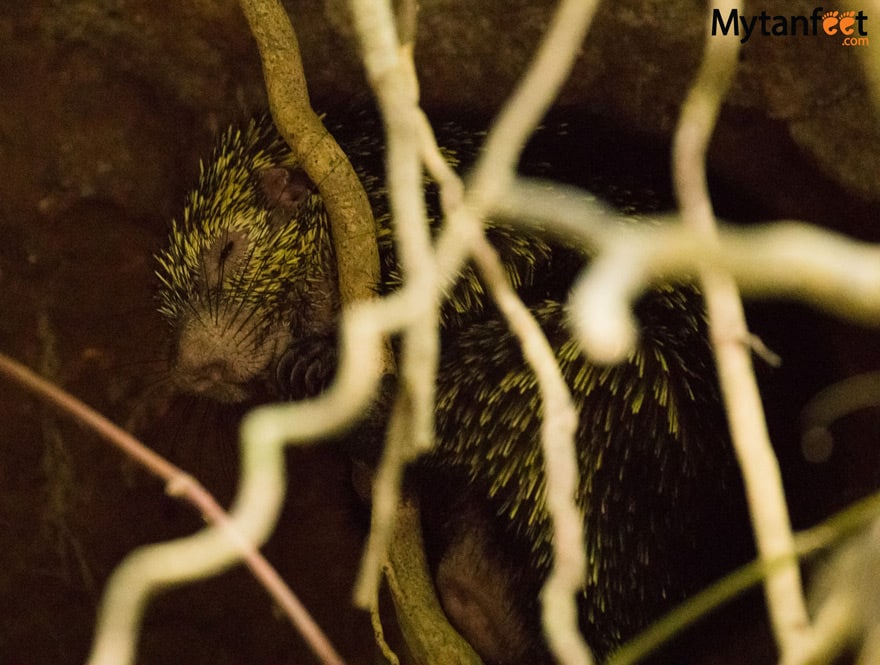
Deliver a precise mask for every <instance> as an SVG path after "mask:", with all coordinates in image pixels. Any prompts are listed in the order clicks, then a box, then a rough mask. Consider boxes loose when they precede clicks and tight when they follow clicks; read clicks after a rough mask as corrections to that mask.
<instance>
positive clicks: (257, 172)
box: [157, 115, 338, 403]
mask: <svg viewBox="0 0 880 665" xmlns="http://www.w3.org/2000/svg"><path fill="white" fill-rule="evenodd" d="M157 259H158V262H159V269H158V271H157V272H158V276H159V279H160V280H161V282H162V288H161V292H160V300H161V303H160V311H161V312H162V314H163V315H164V316H165V318H166V319H167V320H168V322H169V323H170V324H171V326H172V328H173V338H174V347H173V350H172V364H173V367H172V376H173V380H174V383H175V384H176V386H177V387H178V388H179V389H180V390H181V391H183V392H186V393H190V394H196V395H204V396H206V397H210V398H212V399H215V400H218V401H221V402H227V403H230V402H240V401H243V400H245V399H247V398H249V397H251V396H252V393H253V391H254V389H255V387H256V386H259V385H260V384H261V382H263V383H265V382H266V381H267V380H268V379H269V378H270V374H271V371H272V368H273V367H274V365H275V362H276V361H277V359H278V357H279V356H280V355H281V353H282V352H283V349H284V348H285V346H286V344H287V343H288V342H289V340H290V339H291V338H292V337H293V336H299V335H307V334H310V333H318V334H321V333H325V332H326V331H327V330H330V329H332V327H333V326H334V323H335V315H336V310H337V302H338V298H337V293H336V287H335V284H336V278H335V263H334V260H333V255H332V246H331V244H330V241H329V231H328V221H327V214H326V211H325V209H324V205H323V202H322V200H321V198H320V196H319V195H318V193H317V190H316V188H315V187H314V185H313V184H312V183H311V182H310V181H309V180H308V178H307V177H306V175H305V173H304V171H303V170H302V169H301V168H299V167H298V165H297V164H296V163H294V161H293V159H292V156H291V153H290V150H289V148H288V147H287V146H286V144H285V143H284V141H283V139H281V138H280V136H279V135H278V133H277V132H276V130H275V128H274V126H273V125H272V121H271V118H270V117H269V116H268V115H264V116H262V117H261V118H258V119H256V120H252V121H251V122H250V123H249V124H248V125H247V127H245V128H243V129H237V128H233V129H230V130H228V131H227V132H226V133H225V134H224V135H223V136H222V137H221V139H220V141H219V142H218V144H217V146H216V147H215V149H214V154H213V156H212V159H211V161H210V163H209V165H208V166H206V165H205V164H202V165H201V169H200V175H199V180H198V185H197V187H196V188H195V190H193V191H192V192H191V193H190V195H189V196H188V198H187V202H186V207H185V210H184V214H183V219H182V221H179V222H178V221H175V222H174V224H173V227H172V231H171V236H170V240H169V245H168V247H167V249H165V250H164V251H163V252H161V253H160V254H159V255H158V257H157Z"/></svg>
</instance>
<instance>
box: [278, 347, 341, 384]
mask: <svg viewBox="0 0 880 665" xmlns="http://www.w3.org/2000/svg"><path fill="white" fill-rule="evenodd" d="M335 374H336V338H335V337H334V336H332V335H327V336H320V337H307V338H305V339H300V340H298V341H296V342H293V343H291V344H290V345H289V346H288V347H287V350H286V351H285V352H284V354H283V355H282V356H281V359H280V360H279V361H278V365H277V366H276V368H275V382H276V385H277V387H278V391H279V392H280V393H281V396H282V397H284V398H285V399H289V400H300V399H306V398H308V397H315V396H316V395H319V394H321V393H322V392H323V391H324V389H325V388H326V387H327V386H328V385H329V384H330V382H331V381H332V380H333V377H334V376H335Z"/></svg>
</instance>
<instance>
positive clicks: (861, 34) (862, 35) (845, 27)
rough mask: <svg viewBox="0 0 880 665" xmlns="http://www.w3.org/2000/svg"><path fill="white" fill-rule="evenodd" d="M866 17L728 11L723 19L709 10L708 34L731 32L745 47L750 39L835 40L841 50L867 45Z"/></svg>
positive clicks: (860, 13) (847, 13)
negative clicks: (759, 37) (800, 38)
mask: <svg viewBox="0 0 880 665" xmlns="http://www.w3.org/2000/svg"><path fill="white" fill-rule="evenodd" d="M867 23H868V17H867V16H866V15H865V12H863V11H862V10H858V11H856V10H846V11H841V10H837V9H824V8H822V7H816V8H815V9H813V12H812V13H811V14H810V15H809V16H807V15H803V14H801V15H798V14H795V15H788V16H784V15H775V16H771V15H770V14H768V13H767V12H766V11H762V12H761V13H760V14H752V15H751V16H747V15H745V14H740V13H739V11H738V10H736V9H732V10H730V12H729V13H728V14H727V16H724V14H723V13H722V11H721V10H720V9H713V10H712V34H713V35H717V34H719V33H720V34H722V35H727V34H729V33H730V32H731V31H732V32H733V34H734V35H736V36H737V37H739V38H740V42H742V43H743V44H745V43H746V42H747V41H749V40H750V39H751V38H752V36H753V35H761V36H763V37H798V36H800V37H817V36H818V37H824V38H828V37H836V38H837V39H840V40H841V41H840V43H841V45H842V46H867V45H868V43H869V42H868V29H867Z"/></svg>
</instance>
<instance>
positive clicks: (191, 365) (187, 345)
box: [173, 315, 289, 403]
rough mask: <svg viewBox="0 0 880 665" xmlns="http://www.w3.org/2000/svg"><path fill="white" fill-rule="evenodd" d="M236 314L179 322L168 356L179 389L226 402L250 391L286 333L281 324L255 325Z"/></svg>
mask: <svg viewBox="0 0 880 665" xmlns="http://www.w3.org/2000/svg"><path fill="white" fill-rule="evenodd" d="M241 316H242V315H238V316H232V317H229V318H228V319H227V320H223V319H222V317H215V318H211V317H208V316H190V317H188V318H187V319H186V320H184V321H183V322H182V323H181V328H180V336H179V338H178V343H177V348H176V350H175V354H174V361H173V363H174V370H173V375H174V381H175V383H176V384H177V387H178V388H179V389H180V390H182V391H183V392H186V393H189V394H192V395H199V396H204V397H210V398H212V399H215V400H217V401H219V402H225V403H234V402H242V401H244V400H245V399H247V398H248V397H250V396H251V395H250V391H249V388H248V387H249V386H250V385H252V384H253V382H254V380H255V379H256V378H258V377H259V376H260V375H261V374H263V373H264V372H266V370H267V368H269V367H270V365H272V364H273V363H274V361H275V360H276V359H277V357H278V355H279V354H280V352H281V349H282V348H283V347H282V345H283V344H284V343H285V341H286V339H287V337H288V336H289V333H288V332H287V331H286V329H284V328H283V327H281V326H278V327H277V329H270V330H259V331H256V330H254V329H253V327H254V325H255V324H253V323H251V322H250V320H247V319H245V320H239V318H241ZM257 332H259V333H260V334H257Z"/></svg>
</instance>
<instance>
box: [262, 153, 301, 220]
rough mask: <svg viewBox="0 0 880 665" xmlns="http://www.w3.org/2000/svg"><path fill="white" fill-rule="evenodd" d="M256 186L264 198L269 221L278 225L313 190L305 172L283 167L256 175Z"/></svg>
mask: <svg viewBox="0 0 880 665" xmlns="http://www.w3.org/2000/svg"><path fill="white" fill-rule="evenodd" d="M257 184H258V185H259V188H260V191H261V192H262V193H263V196H264V197H265V200H266V204H267V208H268V210H269V213H270V220H271V221H272V222H273V223H276V222H277V223H279V224H284V223H286V222H287V221H288V220H289V219H290V218H291V216H292V215H293V214H294V213H295V212H296V211H297V210H298V209H299V208H300V207H301V206H302V205H303V203H305V201H306V200H307V199H308V197H309V195H310V194H311V193H312V190H313V189H314V185H313V184H312V181H311V180H310V179H309V177H308V176H307V175H306V172H305V171H303V170H302V169H296V168H284V167H283V166H278V167H274V168H270V169H263V170H262V171H260V172H259V173H257Z"/></svg>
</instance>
